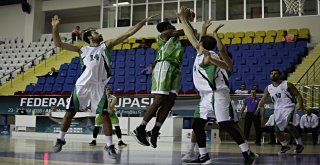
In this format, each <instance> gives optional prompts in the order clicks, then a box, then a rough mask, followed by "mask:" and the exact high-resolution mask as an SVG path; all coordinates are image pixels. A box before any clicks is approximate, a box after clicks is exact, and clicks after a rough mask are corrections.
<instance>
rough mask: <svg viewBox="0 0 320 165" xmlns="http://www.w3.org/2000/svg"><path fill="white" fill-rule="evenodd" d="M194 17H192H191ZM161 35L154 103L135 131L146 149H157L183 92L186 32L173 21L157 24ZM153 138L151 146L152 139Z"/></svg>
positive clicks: (156, 65) (135, 136) (153, 87)
mask: <svg viewBox="0 0 320 165" xmlns="http://www.w3.org/2000/svg"><path fill="white" fill-rule="evenodd" d="M189 19H192V18H191V15H190V17H189ZM157 30H158V31H159V32H160V35H159V36H158V38H157V44H158V50H157V52H158V54H157V56H156V59H155V62H156V64H155V67H154V69H153V72H152V87H151V93H152V94H153V95H154V99H153V103H152V104H151V105H150V106H149V107H148V108H147V110H146V113H145V115H144V117H143V120H142V122H141V124H140V125H139V126H138V127H137V128H136V129H135V130H134V131H133V133H132V135H133V136H134V138H135V139H136V140H137V141H138V143H140V144H141V145H144V146H150V143H151V146H152V147H153V148H156V147H157V139H158V137H159V135H160V133H159V131H160V128H161V126H162V124H163V123H164V121H165V120H166V118H167V116H168V114H169V112H170V110H171V108H172V107H173V105H174V103H175V99H176V96H177V92H178V90H179V89H180V79H181V70H180V67H181V64H182V58H183V48H182V46H181V43H180V41H179V36H182V35H184V33H183V30H176V28H175V27H174V26H173V25H172V24H171V23H169V22H161V23H159V24H158V25H157ZM155 114H157V117H156V123H155V125H154V127H153V129H152V130H151V131H149V132H148V135H147V132H146V126H147V124H148V122H149V121H150V120H151V118H152V117H153V116H154V115H155ZM148 136H149V137H150V143H149V138H148Z"/></svg>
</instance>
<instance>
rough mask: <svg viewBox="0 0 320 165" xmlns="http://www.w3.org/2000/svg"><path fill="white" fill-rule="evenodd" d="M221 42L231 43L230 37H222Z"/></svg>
mask: <svg viewBox="0 0 320 165" xmlns="http://www.w3.org/2000/svg"><path fill="white" fill-rule="evenodd" d="M221 42H222V43H223V44H224V45H228V44H231V39H229V38H223V39H221Z"/></svg>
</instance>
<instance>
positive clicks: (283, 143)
mask: <svg viewBox="0 0 320 165" xmlns="http://www.w3.org/2000/svg"><path fill="white" fill-rule="evenodd" d="M280 143H281V145H282V146H287V145H288V142H287V141H286V140H284V141H282V142H280Z"/></svg>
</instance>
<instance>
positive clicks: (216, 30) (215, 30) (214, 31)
mask: <svg viewBox="0 0 320 165" xmlns="http://www.w3.org/2000/svg"><path fill="white" fill-rule="evenodd" d="M223 26H224V24H220V25H219V26H218V27H217V28H216V29H214V30H213V33H218V31H219V29H220V28H222V27H223Z"/></svg>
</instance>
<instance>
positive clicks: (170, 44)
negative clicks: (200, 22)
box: [156, 36, 183, 69]
mask: <svg viewBox="0 0 320 165" xmlns="http://www.w3.org/2000/svg"><path fill="white" fill-rule="evenodd" d="M157 44H158V50H157V51H158V54H157V57H156V61H168V62H170V64H171V65H174V66H176V67H178V68H179V69H180V67H181V63H182V58H183V49H182V46H181V43H180V41H179V38H178V37H171V38H170V39H169V40H168V41H165V40H163V39H161V38H160V36H158V38H157Z"/></svg>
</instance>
